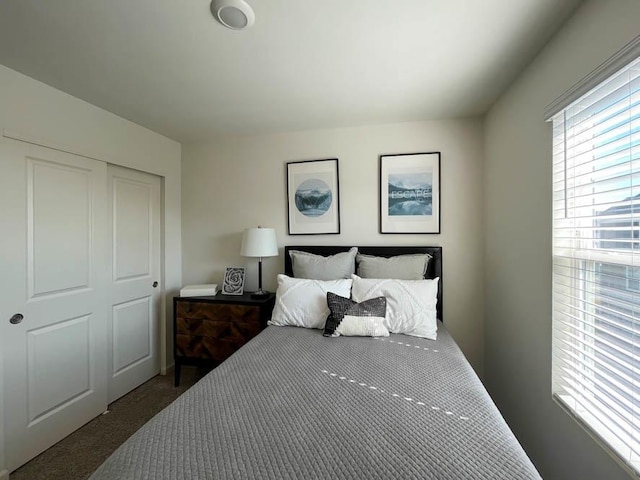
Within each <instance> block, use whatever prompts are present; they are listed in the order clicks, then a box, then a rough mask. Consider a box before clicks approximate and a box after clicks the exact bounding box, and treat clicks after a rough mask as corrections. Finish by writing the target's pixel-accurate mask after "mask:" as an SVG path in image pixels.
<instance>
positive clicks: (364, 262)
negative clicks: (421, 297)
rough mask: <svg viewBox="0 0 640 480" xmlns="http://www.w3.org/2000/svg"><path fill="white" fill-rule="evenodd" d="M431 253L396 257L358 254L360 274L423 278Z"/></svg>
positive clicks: (376, 276) (365, 275)
mask: <svg viewBox="0 0 640 480" xmlns="http://www.w3.org/2000/svg"><path fill="white" fill-rule="evenodd" d="M429 260H431V255H429V254H427V253H412V254H408V255H397V256H395V257H389V258H386V257H375V256H373V255H362V254H361V253H359V254H358V255H357V256H356V263H357V264H358V276H359V277H362V278H394V279H396V280H422V279H423V278H424V275H425V273H427V267H428V266H429Z"/></svg>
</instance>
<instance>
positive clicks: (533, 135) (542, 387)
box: [485, 0, 640, 480]
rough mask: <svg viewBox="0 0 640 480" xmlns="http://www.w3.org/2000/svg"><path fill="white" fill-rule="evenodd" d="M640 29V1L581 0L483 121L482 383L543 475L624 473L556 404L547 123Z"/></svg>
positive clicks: (602, 476) (621, 475) (594, 476)
mask: <svg viewBox="0 0 640 480" xmlns="http://www.w3.org/2000/svg"><path fill="white" fill-rule="evenodd" d="M638 33H640V2H639V1H637V0H608V1H605V0H594V1H588V2H586V3H584V4H583V5H582V6H581V7H580V8H579V9H578V10H577V11H576V13H575V15H574V16H573V17H572V18H571V19H570V20H569V21H568V22H567V24H566V25H565V26H564V27H563V28H562V29H561V30H560V31H559V32H558V34H557V35H556V36H555V37H554V39H553V40H552V41H551V42H550V43H549V44H548V45H547V46H546V48H545V49H544V50H543V51H542V52H541V54H540V55H539V56H538V58H537V59H536V60H535V61H534V62H533V63H532V64H531V65H530V66H529V67H528V68H527V69H526V71H525V72H524V73H523V74H522V75H521V76H520V78H519V79H518V80H517V81H516V82H515V83H514V84H513V85H512V86H511V88H510V89H509V90H508V91H507V92H506V93H505V94H504V95H503V96H502V97H501V98H500V99H499V101H498V102H497V103H496V104H495V105H494V106H493V108H492V109H491V111H490V112H489V114H488V115H487V117H486V123H485V132H486V133H485V145H486V153H485V165H486V169H485V192H486V194H485V221H486V230H485V239H486V240H485V245H486V257H485V272H486V273H485V284H486V297H485V304H486V315H485V317H486V331H485V334H486V345H485V352H486V356H485V362H486V363H485V380H486V383H487V385H488V388H489V391H490V393H491V394H492V396H493V397H494V399H495V401H496V403H497V405H498V406H499V407H500V409H501V410H502V412H503V414H504V415H505V417H506V419H507V421H508V422H509V424H510V425H511V427H512V428H513V430H514V431H515V433H516V435H517V436H518V437H519V439H520V441H521V442H522V443H523V446H524V447H525V449H526V450H527V452H528V453H529V455H530V456H531V457H532V460H533V461H534V462H535V464H536V465H537V467H538V468H539V470H540V472H541V474H542V475H543V477H544V478H548V479H574V478H575V479H578V478H579V479H581V480H587V479H605V478H606V479H615V478H628V475H627V474H626V473H625V472H624V471H623V470H622V469H621V468H620V467H619V466H618V465H617V464H616V463H615V461H614V460H613V459H612V458H611V457H610V456H609V455H608V454H607V453H605V451H604V450H603V449H602V448H600V447H599V446H598V445H596V443H595V442H594V441H593V440H592V439H591V438H590V437H589V436H588V434H587V433H585V432H584V431H583V430H582V429H581V428H580V427H579V426H578V425H577V424H576V423H575V422H574V421H573V420H572V419H571V418H569V416H568V415H567V414H565V413H564V412H562V411H561V410H560V408H559V407H558V406H557V405H556V404H555V403H553V401H552V400H551V126H550V125H549V124H546V123H545V122H544V118H543V111H544V109H545V106H546V105H548V104H549V103H551V102H552V101H553V100H554V99H555V98H556V97H558V96H559V95H560V94H562V93H563V92H564V91H566V90H567V89H568V88H569V87H570V86H571V85H573V84H574V83H576V82H577V81H578V80H580V79H581V78H582V77H584V76H585V75H586V74H588V73H589V72H590V71H592V70H593V69H595V68H596V67H597V66H598V65H599V64H600V63H602V62H603V61H605V60H606V59H607V58H609V57H610V56H611V55H613V54H614V53H615V52H616V51H617V50H619V49H620V48H621V47H623V46H624V45H625V44H626V43H628V42H629V41H630V40H631V39H632V38H634V37H635V36H636V35H637V34H638Z"/></svg>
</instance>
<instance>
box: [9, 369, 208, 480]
mask: <svg viewBox="0 0 640 480" xmlns="http://www.w3.org/2000/svg"><path fill="white" fill-rule="evenodd" d="M204 374H206V371H203V370H201V369H196V368H192V367H183V368H182V375H181V376H182V378H181V383H180V387H178V388H175V387H174V386H173V374H171V375H166V376H160V375H159V376H157V377H154V378H152V379H151V380H149V381H148V382H147V383H145V384H143V385H141V386H140V387H138V388H137V389H135V390H133V391H132V392H131V393H129V394H127V395H125V396H124V397H122V398H121V399H119V400H117V401H115V402H114V403H112V404H111V405H109V413H107V414H104V415H100V416H99V417H97V418H95V419H93V420H92V421H91V422H89V423H87V424H86V425H85V426H84V427H82V428H80V429H79V430H76V431H75V432H74V433H72V434H71V435H69V436H68V437H66V438H65V439H63V440H62V441H60V442H59V443H57V444H55V445H54V446H53V447H51V448H49V449H48V450H46V451H44V452H43V453H41V454H40V455H38V456H37V457H36V458H34V459H33V460H31V461H30V462H29V463H27V464H25V465H23V466H22V467H20V468H19V469H18V470H16V471H15V472H13V473H11V475H10V477H11V480H84V479H86V478H88V477H89V476H90V475H91V474H92V473H93V472H94V471H95V470H96V469H97V468H98V467H99V466H100V465H101V464H102V462H104V461H105V460H106V459H107V457H108V456H109V455H111V453H112V452H113V451H114V450H115V449H116V448H118V446H120V444H122V442H124V441H125V440H126V439H127V438H129V437H130V436H131V435H132V434H133V433H134V432H135V431H136V430H138V429H139V428H140V427H141V426H142V425H143V424H144V423H146V422H147V420H149V419H150V418H151V417H153V416H154V415H155V414H156V413H158V412H159V411H160V410H162V409H163V408H164V407H166V406H167V405H169V404H170V403H171V402H172V401H173V400H175V399H176V398H177V397H178V396H179V395H181V394H182V393H183V392H184V391H185V390H187V389H188V388H189V387H191V386H192V385H193V384H194V383H196V382H197V381H198V380H199V379H200V378H202V376H203V375H204Z"/></svg>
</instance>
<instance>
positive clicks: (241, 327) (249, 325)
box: [176, 309, 264, 338]
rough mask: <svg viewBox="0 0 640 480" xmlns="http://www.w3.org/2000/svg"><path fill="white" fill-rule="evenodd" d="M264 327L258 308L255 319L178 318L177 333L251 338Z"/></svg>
mask: <svg viewBox="0 0 640 480" xmlns="http://www.w3.org/2000/svg"><path fill="white" fill-rule="evenodd" d="M263 328H264V327H263V326H262V325H261V324H260V311H259V310H258V309H256V315H255V319H253V321H244V319H242V320H240V321H238V322H235V321H233V320H222V321H220V320H206V319H202V318H183V317H178V318H177V319H176V334H184V335H197V336H200V337H213V338H228V337H235V338H246V337H248V338H251V337H254V336H256V335H257V334H258V333H260V330H262V329H263Z"/></svg>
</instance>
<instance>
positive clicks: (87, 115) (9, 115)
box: [0, 65, 182, 478]
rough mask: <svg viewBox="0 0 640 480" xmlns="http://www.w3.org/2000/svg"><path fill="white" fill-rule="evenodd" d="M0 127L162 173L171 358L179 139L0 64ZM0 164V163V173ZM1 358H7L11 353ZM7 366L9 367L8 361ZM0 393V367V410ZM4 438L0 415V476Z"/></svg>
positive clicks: (1, 322)
mask: <svg viewBox="0 0 640 480" xmlns="http://www.w3.org/2000/svg"><path fill="white" fill-rule="evenodd" d="M0 129H2V130H4V131H5V132H6V133H7V134H9V135H15V136H20V137H23V138H25V139H27V140H30V141H33V142H37V143H41V144H44V145H47V146H54V147H58V148H62V149H64V150H67V151H70V152H73V153H79V154H82V155H85V156H90V157H93V158H96V159H98V160H102V161H106V162H109V163H113V164H118V165H123V166H126V167H129V168H134V169H138V170H144V171H147V172H150V173H154V174H156V175H159V176H162V177H163V178H164V199H163V202H164V217H165V218H164V222H165V223H164V235H165V239H164V265H163V268H164V277H165V291H166V292H167V294H166V301H165V306H166V308H165V320H166V322H167V323H166V324H167V327H168V330H167V338H166V339H165V343H164V345H163V346H162V347H163V348H162V350H163V352H162V354H163V356H164V357H165V358H164V359H163V360H164V362H163V363H165V362H170V363H171V362H173V358H172V350H171V345H172V337H171V330H170V329H171V326H172V322H171V318H172V313H171V308H172V303H171V298H172V295H173V294H174V293H175V292H176V291H177V290H179V288H180V286H181V283H182V278H181V277H182V270H181V253H182V252H181V235H180V228H181V226H180V214H181V210H180V154H181V152H180V144H179V143H177V142H174V141H173V140H169V139H168V138H166V137H163V136H161V135H158V134H156V133H154V132H151V131H149V130H147V129H145V128H142V127H140V126H139V125H136V124H134V123H132V122H129V121H127V120H124V119H122V118H120V117H117V116H116V115H113V114H111V113H109V112H106V111H104V110H102V109H100V108H97V107H95V106H93V105H90V104H88V103H86V102H83V101H81V100H78V99H77V98H74V97H71V96H69V95H67V94H65V93H63V92H61V91H59V90H56V89H54V88H51V87H49V86H47V85H45V84H43V83H40V82H37V81H35V80H33V79H31V78H29V77H26V76H24V75H22V74H19V73H17V72H15V71H13V70H10V69H8V68H6V67H3V66H2V65H0ZM1 168H2V166H1V165H0V174H1ZM2 234H5V232H2ZM8 313H9V312H4V311H2V306H1V305H0V338H2V335H1V333H2V330H3V328H5V326H6V324H7V319H8ZM0 353H1V352H0ZM4 361H5V364H7V363H8V362H10V359H5V360H4ZM0 363H1V360H0ZM7 367H8V368H10V365H7ZM2 398H3V384H2V369H0V414H1V411H2ZM0 418H2V416H1V415H0ZM3 442H4V433H3V425H2V420H0V478H1V476H2V471H3V469H4V465H5V463H4V461H5V459H4V443H3Z"/></svg>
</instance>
